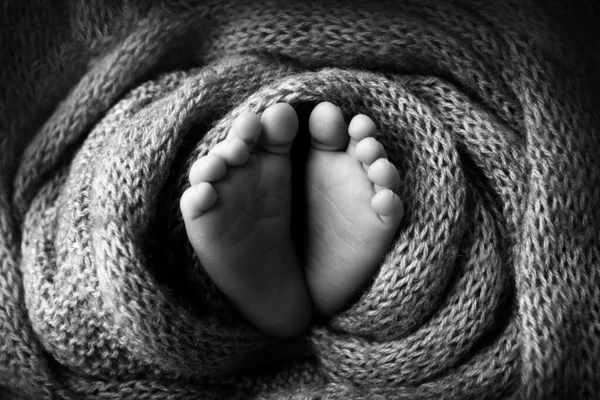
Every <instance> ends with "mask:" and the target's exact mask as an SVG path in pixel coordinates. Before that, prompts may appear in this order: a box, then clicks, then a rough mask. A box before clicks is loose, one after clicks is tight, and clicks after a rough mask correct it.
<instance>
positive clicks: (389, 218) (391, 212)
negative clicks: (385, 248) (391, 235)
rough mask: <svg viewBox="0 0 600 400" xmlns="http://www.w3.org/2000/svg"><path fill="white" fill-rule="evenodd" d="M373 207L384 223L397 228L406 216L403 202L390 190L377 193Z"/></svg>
mask: <svg viewBox="0 0 600 400" xmlns="http://www.w3.org/2000/svg"><path fill="white" fill-rule="evenodd" d="M371 207H372V208H373V210H374V211H375V212H376V213H377V214H379V217H380V218H381V220H382V221H383V222H385V223H386V224H388V225H391V226H397V225H398V224H399V223H400V220H401V219H402V217H403V215H404V205H403V204H402V200H400V197H398V195H397V194H396V193H394V192H392V191H391V190H389V189H383V190H380V191H379V192H377V193H376V194H375V196H373V199H371Z"/></svg>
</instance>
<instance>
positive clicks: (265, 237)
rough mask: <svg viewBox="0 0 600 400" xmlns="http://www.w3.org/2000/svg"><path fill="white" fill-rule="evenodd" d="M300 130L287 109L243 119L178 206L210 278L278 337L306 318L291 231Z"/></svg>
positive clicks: (201, 162)
mask: <svg viewBox="0 0 600 400" xmlns="http://www.w3.org/2000/svg"><path fill="white" fill-rule="evenodd" d="M297 130H298V118H297V115H296V112H295V111H294V109H293V108H292V107H291V106H290V105H288V104H284V103H279V104H274V105H272V106H271V107H269V108H267V109H266V110H265V111H264V112H263V114H262V116H261V118H260V119H259V117H258V116H257V115H255V114H253V113H250V112H246V113H243V114H242V115H240V116H239V117H238V118H237V119H236V120H235V121H234V122H233V124H232V127H231V130H230V132H229V133H228V135H227V138H226V139H225V140H224V141H222V142H220V143H218V144H217V145H216V146H215V147H214V148H213V149H211V150H210V152H209V153H208V154H207V155H206V156H204V157H201V158H200V159H198V160H197V161H196V162H195V163H194V164H193V166H192V168H191V170H190V174H189V180H190V184H191V186H190V187H189V188H188V189H187V190H186V191H185V192H184V194H183V195H182V197H181V201H180V208H181V212H182V216H183V220H184V222H185V227H186V231H187V234H188V238H189V240H190V242H191V244H192V247H193V248H194V250H195V253H196V255H197V257H198V259H199V260H200V262H201V264H202V266H203V267H204V269H205V270H206V272H207V273H208V275H209V276H210V278H211V279H212V280H213V282H214V283H215V284H216V285H217V287H219V289H220V290H221V291H222V292H223V293H224V294H225V295H226V296H227V297H228V298H229V300H230V301H231V302H232V304H233V305H234V306H235V307H236V308H237V309H238V310H239V311H240V312H241V314H242V315H243V316H244V317H246V318H247V320H248V321H249V322H251V323H252V324H254V325H255V326H256V327H257V328H259V329H260V330H262V331H264V332H266V333H268V334H270V335H273V336H278V337H289V336H292V335H295V334H297V333H299V332H301V331H302V330H303V329H304V328H305V327H306V326H307V325H308V322H309V320H310V316H311V304H310V299H309V297H308V291H307V288H306V285H305V281H304V277H303V272H302V270H301V266H300V265H299V262H298V257H297V254H296V249H295V247H294V244H293V242H292V236H291V226H290V224H291V212H292V210H291V173H292V166H291V160H290V151H291V147H292V141H293V139H294V137H295V135H296V133H297Z"/></svg>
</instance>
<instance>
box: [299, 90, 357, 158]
mask: <svg viewBox="0 0 600 400" xmlns="http://www.w3.org/2000/svg"><path fill="white" fill-rule="evenodd" d="M308 129H309V131H310V136H311V142H312V146H313V147H314V148H316V149H319V150H327V151H337V150H343V149H345V148H346V147H347V146H348V141H349V139H350V137H349V136H348V125H347V124H346V121H344V116H343V115H342V112H341V110H340V109H339V108H338V107H337V106H336V105H334V104H332V103H329V102H322V103H319V104H317V106H316V107H315V108H314V109H313V110H312V112H311V113H310V117H309V119H308Z"/></svg>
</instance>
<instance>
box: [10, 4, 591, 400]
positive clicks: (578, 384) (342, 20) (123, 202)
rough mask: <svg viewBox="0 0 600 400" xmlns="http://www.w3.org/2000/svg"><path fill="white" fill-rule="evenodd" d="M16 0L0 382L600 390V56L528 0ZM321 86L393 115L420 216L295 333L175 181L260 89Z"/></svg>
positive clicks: (411, 214) (186, 392)
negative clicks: (339, 305)
mask: <svg viewBox="0 0 600 400" xmlns="http://www.w3.org/2000/svg"><path fill="white" fill-rule="evenodd" d="M103 3H108V4H103ZM357 3H358V2H357ZM1 13H2V16H0V19H2V25H3V26H4V27H5V28H3V29H4V31H3V32H2V35H1V36H0V39H1V40H2V42H0V56H1V57H0V58H1V60H2V61H1V65H0V78H1V79H2V80H1V84H2V93H1V94H0V95H1V96H2V97H0V124H1V126H0V145H1V149H2V154H1V158H0V397H1V398H8V399H11V398H16V399H22V398H32V399H126V398H132V399H142V398H149V399H200V398H202V399H211V398H214V399H222V398H240V399H248V398H259V399H351V398H356V399H378V398H382V399H383V398H395V399H443V398H447V399H483V398H485V399H493V398H525V399H561V398H571V399H588V398H594V396H596V395H597V394H598V393H600V361H599V360H600V134H599V132H600V123H599V117H598V112H597V110H598V105H599V104H598V102H597V97H595V95H596V92H595V87H594V83H596V84H597V82H598V80H597V79H598V73H597V71H595V70H593V69H592V68H591V66H592V65H593V64H592V60H591V59H588V57H587V56H586V54H585V52H584V51H583V50H582V49H583V47H578V42H577V41H576V40H575V39H571V38H570V37H568V35H564V34H563V33H564V31H562V30H561V29H563V28H562V26H561V24H559V23H556V21H554V20H552V19H549V17H547V16H546V15H545V14H544V13H543V12H541V11H540V10H538V9H536V8H535V7H534V6H533V5H532V4H530V3H527V2H524V1H517V0H514V1H510V0H506V1H496V2H490V1H459V0H449V1H436V0H406V1H394V2H384V1H371V2H366V1H365V2H361V3H360V4H352V2H341V1H340V2H336V1H327V2H326V1H320V2H317V1H305V2H279V1H275V0H265V1H243V0H230V1H201V2H187V1H183V0H180V1H164V2H161V1H155V2H145V1H139V2H136V1H133V0H132V1H124V2H116V1H115V2H102V1H99V0H94V1H71V2H58V1H57V2H44V1H27V2H19V1H8V0H7V1H4V2H2V10H1ZM574 49H576V50H577V51H575V50H574ZM320 101H330V102H333V103H335V104H337V105H339V106H340V107H341V109H342V111H343V112H344V114H345V116H346V117H347V118H350V117H351V116H352V115H354V114H357V113H364V114H366V115H368V116H370V117H371V118H372V119H373V120H374V121H375V122H376V124H377V127H378V134H377V139H378V140H379V141H381V143H382V144H383V145H384V146H385V148H386V150H387V153H388V155H389V159H390V160H391V161H392V162H393V163H394V164H395V165H396V167H397V168H398V170H399V172H400V176H401V180H402V186H401V193H400V196H401V198H402V199H403V201H404V204H405V210H406V215H405V217H404V220H403V222H402V224H401V226H400V228H399V231H398V234H397V236H396V238H395V240H394V242H393V245H392V246H391V248H390V250H389V252H388V253H387V254H386V256H385V258H384V259H383V260H382V264H381V268H380V269H379V270H378V271H377V273H376V275H375V276H374V277H373V280H372V281H371V282H370V283H369V285H368V287H366V288H365V289H364V291H363V292H361V294H360V297H359V298H357V299H356V301H355V302H353V304H351V305H350V306H349V308H347V309H346V310H344V311H343V312H341V313H340V314H338V315H336V316H334V317H333V318H332V319H331V320H330V321H328V322H326V323H322V324H314V325H313V326H311V328H310V329H309V331H308V332H307V333H306V334H305V335H303V336H301V337H298V338H294V339H289V340H276V339H273V338H269V337H267V336H266V335H264V334H262V333H260V332H258V331H257V330H255V329H254V328H252V327H251V326H249V325H248V324H247V323H246V322H244V321H243V320H242V319H241V318H240V317H239V316H238V314H237V313H236V312H235V311H234V310H233V308H232V307H231V306H230V305H229V304H228V303H227V301H226V300H225V298H224V296H223V295H222V294H221V293H220V292H219V291H218V289H217V288H216V287H215V286H214V285H213V284H212V283H211V281H210V280H209V279H208V277H207V275H206V274H205V272H204V271H203V269H202V267H201V265H200V264H199V262H198V260H197V259H196V258H195V257H194V254H193V251H192V249H191V246H190V245H189V243H188V241H187V238H186V234H185V230H184V227H183V222H182V219H181V216H180V213H179V208H178V201H179V197H180V196H181V194H182V193H183V191H184V190H185V189H186V185H187V182H186V177H187V173H188V171H189V168H190V166H191V164H192V162H193V161H194V160H195V159H197V158H198V157H199V156H201V155H204V154H206V153H207V151H208V150H209V149H210V148H211V147H212V146H213V145H215V144H216V143H217V142H219V141H220V140H222V139H223V138H224V136H225V134H226V133H227V130H228V128H229V127H230V125H231V122H232V120H233V119H234V118H235V117H236V116H237V115H239V114H240V113H241V112H243V111H244V110H251V111H253V112H256V113H261V112H262V111H263V110H264V109H265V108H266V107H268V106H269V105H271V104H273V103H277V102H288V103H290V104H292V105H293V106H294V107H296V108H297V110H298V111H299V113H300V114H301V115H303V112H304V113H306V110H307V109H310V107H311V106H313V105H315V104H317V103H318V102H320ZM299 135H300V136H301V137H306V135H307V133H306V130H301V131H300V133H299ZM294 163H295V165H300V164H301V163H302V159H301V158H295V159H294Z"/></svg>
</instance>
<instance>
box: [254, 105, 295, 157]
mask: <svg viewBox="0 0 600 400" xmlns="http://www.w3.org/2000/svg"><path fill="white" fill-rule="evenodd" d="M260 122H261V124H262V134H261V135H260V137H259V145H260V148H261V150H263V151H266V152H268V153H273V154H288V153H289V152H290V150H291V149H292V142H293V140H294V137H296V133H298V115H297V114H296V110H294V107H292V106H291V105H289V104H287V103H277V104H273V105H272V106H270V107H268V108H267V109H266V110H265V111H264V112H263V114H262V116H261V118H260Z"/></svg>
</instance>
